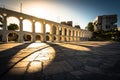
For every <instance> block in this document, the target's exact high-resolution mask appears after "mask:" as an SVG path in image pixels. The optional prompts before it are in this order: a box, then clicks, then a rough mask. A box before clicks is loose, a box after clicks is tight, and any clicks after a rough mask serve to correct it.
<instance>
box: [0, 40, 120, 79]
mask: <svg viewBox="0 0 120 80" xmlns="http://www.w3.org/2000/svg"><path fill="white" fill-rule="evenodd" d="M0 80H120V43H119V42H89V41H88V42H79V43H75V42H71V43H7V44H0Z"/></svg>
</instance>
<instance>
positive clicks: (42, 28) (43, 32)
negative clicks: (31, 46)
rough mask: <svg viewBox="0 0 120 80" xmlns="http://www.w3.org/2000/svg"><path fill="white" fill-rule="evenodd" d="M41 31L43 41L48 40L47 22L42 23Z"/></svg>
mask: <svg viewBox="0 0 120 80" xmlns="http://www.w3.org/2000/svg"><path fill="white" fill-rule="evenodd" d="M41 33H42V36H43V39H42V40H41V41H42V42H45V41H46V34H45V22H43V23H42V26H41Z"/></svg>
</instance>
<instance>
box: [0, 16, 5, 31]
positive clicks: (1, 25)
mask: <svg viewBox="0 0 120 80" xmlns="http://www.w3.org/2000/svg"><path fill="white" fill-rule="evenodd" d="M3 19H4V17H3V16H2V15H0V30H2V29H3Z"/></svg>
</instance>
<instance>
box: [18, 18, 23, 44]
mask: <svg viewBox="0 0 120 80" xmlns="http://www.w3.org/2000/svg"><path fill="white" fill-rule="evenodd" d="M19 22H20V23H19V26H20V33H19V39H18V42H24V40H23V35H24V34H23V18H22V17H20V19H19Z"/></svg>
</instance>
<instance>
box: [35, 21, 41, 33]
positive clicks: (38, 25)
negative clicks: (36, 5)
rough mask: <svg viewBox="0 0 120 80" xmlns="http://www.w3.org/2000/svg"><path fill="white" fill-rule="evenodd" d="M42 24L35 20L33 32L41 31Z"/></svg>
mask: <svg viewBox="0 0 120 80" xmlns="http://www.w3.org/2000/svg"><path fill="white" fill-rule="evenodd" d="M41 30H42V24H41V23H40V22H35V32H36V33H42V31H41Z"/></svg>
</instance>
